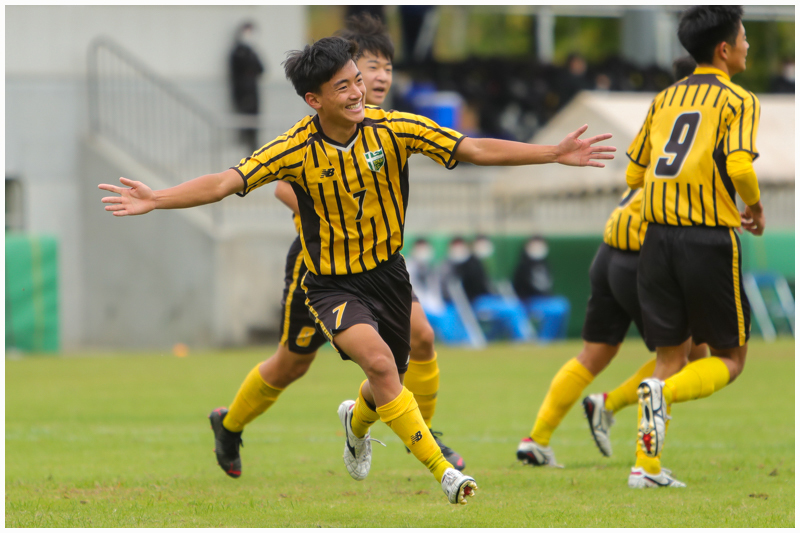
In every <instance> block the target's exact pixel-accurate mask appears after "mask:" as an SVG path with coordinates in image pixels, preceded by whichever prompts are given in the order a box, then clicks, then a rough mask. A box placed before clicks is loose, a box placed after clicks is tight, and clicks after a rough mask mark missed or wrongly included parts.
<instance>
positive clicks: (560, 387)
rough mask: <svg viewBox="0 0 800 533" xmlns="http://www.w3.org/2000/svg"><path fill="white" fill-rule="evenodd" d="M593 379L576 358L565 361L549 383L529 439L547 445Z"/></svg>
mask: <svg viewBox="0 0 800 533" xmlns="http://www.w3.org/2000/svg"><path fill="white" fill-rule="evenodd" d="M593 379H594V376H593V375H592V373H591V372H589V371H588V370H587V369H586V367H585V366H583V365H582V364H580V363H579V362H578V360H577V359H576V358H572V359H570V360H569V361H567V362H566V363H565V364H564V366H562V367H561V369H560V370H559V371H558V372H557V373H556V375H555V377H553V381H552V382H551V383H550V389H548V391H547V395H546V396H545V397H544V402H542V406H541V407H540V408H539V413H538V414H537V415H536V423H535V424H534V425H533V430H532V431H531V438H532V439H533V440H535V441H536V442H537V443H539V444H541V445H542V446H547V445H549V444H550V437H551V436H552V434H553V431H555V429H556V428H557V427H558V425H559V424H560V423H561V420H562V419H563V418H564V415H566V414H567V412H568V411H569V410H570V408H571V407H572V405H573V404H574V403H575V401H576V400H577V399H578V398H579V397H580V395H581V393H582V392H583V389H585V388H586V386H587V385H588V384H589V383H591V382H592V380H593Z"/></svg>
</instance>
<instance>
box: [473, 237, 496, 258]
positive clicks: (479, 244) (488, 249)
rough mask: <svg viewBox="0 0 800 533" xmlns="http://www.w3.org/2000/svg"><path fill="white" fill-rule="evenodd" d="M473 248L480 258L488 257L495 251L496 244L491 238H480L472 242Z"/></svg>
mask: <svg viewBox="0 0 800 533" xmlns="http://www.w3.org/2000/svg"><path fill="white" fill-rule="evenodd" d="M472 250H473V251H474V252H475V255H477V256H478V258H479V259H486V258H488V257H491V256H492V254H493V253H494V244H492V241H490V240H489V239H478V240H476V241H475V242H474V243H472Z"/></svg>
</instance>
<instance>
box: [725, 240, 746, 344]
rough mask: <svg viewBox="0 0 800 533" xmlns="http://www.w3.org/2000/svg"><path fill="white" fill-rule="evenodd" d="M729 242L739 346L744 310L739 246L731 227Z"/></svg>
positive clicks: (742, 336)
mask: <svg viewBox="0 0 800 533" xmlns="http://www.w3.org/2000/svg"><path fill="white" fill-rule="evenodd" d="M729 231H730V233H731V244H732V245H733V296H734V299H735V300H736V320H737V321H738V322H739V346H744V343H745V339H746V338H747V335H746V333H745V330H744V312H743V311H742V295H741V294H740V292H739V246H737V244H736V234H735V233H734V232H733V229H730V230H729Z"/></svg>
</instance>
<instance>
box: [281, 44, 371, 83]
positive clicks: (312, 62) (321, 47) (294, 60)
mask: <svg viewBox="0 0 800 533" xmlns="http://www.w3.org/2000/svg"><path fill="white" fill-rule="evenodd" d="M357 53H358V45H357V44H356V43H355V42H353V41H348V40H347V39H343V38H341V37H325V38H324V39H320V40H319V41H317V42H315V43H314V44H309V45H306V47H305V48H303V50H292V51H291V52H289V53H287V56H288V57H287V58H286V61H284V62H283V70H284V72H286V78H287V79H288V80H289V81H291V82H292V86H293V87H294V90H295V92H296V93H297V94H299V95H300V96H302V97H305V95H306V93H319V90H320V87H322V84H323V83H325V82H327V81H330V79H331V78H333V76H334V75H335V74H336V73H337V72H339V71H340V70H341V69H342V68H343V67H344V66H345V65H347V63H348V62H349V61H352V60H353V59H354V57H356V54H357Z"/></svg>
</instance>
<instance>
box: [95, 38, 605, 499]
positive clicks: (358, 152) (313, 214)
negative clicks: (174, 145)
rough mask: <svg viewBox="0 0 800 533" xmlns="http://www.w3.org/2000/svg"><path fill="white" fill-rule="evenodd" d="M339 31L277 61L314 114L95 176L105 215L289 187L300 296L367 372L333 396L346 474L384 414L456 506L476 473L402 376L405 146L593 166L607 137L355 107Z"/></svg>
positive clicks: (357, 96)
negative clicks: (189, 157)
mask: <svg viewBox="0 0 800 533" xmlns="http://www.w3.org/2000/svg"><path fill="white" fill-rule="evenodd" d="M357 48H358V47H357V45H356V44H355V43H354V42H352V41H348V40H346V39H343V38H341V37H328V38H324V39H320V40H319V41H317V42H315V43H314V44H313V45H308V46H306V47H305V48H304V49H303V50H302V51H293V52H291V53H290V54H289V58H288V59H287V60H286V62H285V63H284V68H285V71H286V75H287V77H288V78H289V79H290V81H291V82H292V85H293V86H294V88H295V91H296V92H297V94H298V95H300V96H301V97H302V98H303V99H304V101H305V102H306V104H308V105H309V106H310V107H312V108H313V109H314V110H315V111H316V114H315V115H313V116H307V117H305V118H303V119H301V120H300V121H298V122H297V124H295V125H294V126H293V127H292V128H290V129H289V130H288V131H287V132H286V133H285V134H283V135H280V136H279V137H277V138H276V139H275V140H274V141H272V142H270V143H268V144H266V145H265V146H264V147H263V148H261V149H260V150H258V151H257V152H255V153H254V154H253V155H252V156H251V157H246V158H244V159H243V160H242V161H241V162H240V163H239V164H238V165H237V166H235V167H233V168H231V169H228V170H226V171H223V172H220V173H217V174H208V175H204V176H200V177H198V178H195V179H193V180H190V181H188V182H185V183H182V184H180V185H177V186H175V187H170V188H168V189H163V190H158V191H153V190H151V189H150V188H149V187H147V186H146V185H145V184H143V183H141V182H136V181H132V180H128V179H127V178H120V181H121V183H122V184H123V185H125V186H127V187H119V186H114V185H109V184H101V185H99V188H100V189H103V190H107V191H110V192H113V193H116V194H119V195H120V196H109V197H105V198H103V199H102V201H103V203H106V204H110V205H107V206H106V210H108V211H110V212H112V213H113V214H114V216H127V215H139V214H144V213H148V212H150V211H152V210H153V209H178V208H189V207H194V206H198V205H205V204H209V203H214V202H218V201H220V200H221V199H223V198H225V197H227V196H229V195H231V194H234V193H236V194H238V195H239V196H246V195H247V194H248V193H250V192H251V191H253V190H255V189H257V188H258V187H261V186H262V185H266V184H268V183H271V182H272V181H274V180H276V179H280V180H284V181H287V182H289V183H290V184H291V186H292V189H293V191H294V193H295V195H296V197H297V203H298V210H299V213H300V219H301V224H300V230H301V242H302V246H303V258H304V262H305V266H306V267H307V268H308V272H307V273H306V275H305V276H304V277H303V279H302V280H301V283H302V284H303V286H304V289H305V293H306V305H307V307H308V308H309V310H310V311H311V313H312V314H313V315H314V317H315V320H316V323H317V327H318V329H320V330H322V332H323V333H324V334H325V336H326V337H327V338H328V340H329V341H331V343H332V345H333V347H334V348H335V349H336V350H337V351H338V352H339V355H340V356H341V357H342V359H350V360H353V361H354V362H355V363H356V364H358V365H359V367H360V368H361V369H362V370H363V371H364V373H365V374H366V377H367V380H366V381H364V382H363V383H362V384H361V386H360V387H359V391H358V400H357V401H355V402H353V401H351V400H347V401H344V402H342V404H341V405H340V406H339V410H338V412H339V419H340V421H341V423H342V426H343V428H344V431H345V449H344V460H345V465H346V466H347V470H348V473H349V474H350V476H351V477H353V478H354V479H356V480H361V479H364V478H365V477H366V476H367V474H368V473H369V470H370V465H371V461H372V451H371V442H370V441H371V440H372V439H371V438H370V435H369V430H370V427H371V426H372V424H374V423H375V422H376V421H377V420H378V419H380V420H381V421H383V422H384V423H386V424H387V425H388V426H389V427H390V428H391V430H392V431H393V432H394V433H395V434H396V435H397V436H398V437H399V438H400V439H401V441H402V442H403V443H404V444H405V445H406V447H407V448H408V449H409V450H411V452H412V453H413V454H414V456H415V457H416V458H417V459H418V460H419V461H420V462H421V463H423V464H424V465H425V467H426V468H428V470H429V471H430V472H431V474H432V475H433V476H434V478H435V479H436V480H437V482H439V483H440V484H441V487H442V490H443V491H444V493H445V494H446V495H447V499H448V501H449V502H450V503H454V504H456V503H461V504H464V503H466V498H467V497H469V496H472V495H473V494H474V492H475V490H476V488H477V484H476V483H475V480H474V479H473V478H471V477H470V476H466V475H464V474H463V473H462V472H460V471H458V470H456V469H455V468H453V465H452V464H450V463H449V462H447V460H446V459H445V458H444V456H443V455H442V452H441V450H440V449H439V447H438V446H437V444H436V441H435V440H434V438H433V436H432V435H431V433H430V431H429V430H428V427H427V425H426V424H425V421H424V419H423V418H422V415H421V414H420V410H419V407H418V406H417V402H416V400H415V399H414V395H413V394H412V393H411V392H410V391H409V390H408V389H407V388H405V387H404V386H403V377H404V375H405V373H406V370H407V368H408V364H409V353H410V338H411V331H410V330H411V327H410V324H411V284H410V283H409V281H408V272H407V271H406V268H405V262H404V260H403V257H402V255H400V253H399V251H400V250H401V249H402V247H403V228H404V224H405V214H406V207H407V200H408V186H409V181H408V157H409V156H410V155H411V154H414V153H419V152H421V153H423V154H425V155H426V156H428V157H430V158H431V159H433V160H434V161H436V162H438V163H439V164H441V165H443V166H444V167H446V168H448V169H452V168H454V167H455V166H456V165H457V164H458V162H460V161H464V162H468V163H472V164H475V165H482V166H489V165H494V166H499V165H532V164H545V163H560V164H564V165H570V166H594V167H603V166H604V164H603V163H602V161H603V160H609V159H613V157H614V156H613V154H612V153H611V152H613V151H615V148H613V147H611V146H595V144H596V143H598V142H600V141H602V140H605V139H608V138H610V137H611V135H610V134H603V135H597V136H594V137H590V138H588V139H580V135H581V134H583V133H584V132H585V131H586V129H587V127H588V126H586V125H584V126H582V127H581V128H579V129H577V130H576V131H574V132H572V133H570V134H569V135H567V136H566V137H565V138H564V139H563V140H562V141H561V142H560V143H559V144H558V145H556V146H544V145H533V144H527V143H518V142H512V141H502V140H498V139H487V138H478V139H473V138H469V137H464V136H463V135H462V134H460V133H458V132H456V131H454V130H451V129H448V128H443V127H440V126H438V125H437V124H436V123H434V122H432V121H431V120H429V119H427V118H425V117H422V116H419V115H412V114H409V113H400V112H394V111H392V112H386V111H383V110H382V109H380V108H378V107H372V106H365V105H364V98H365V95H366V88H365V85H364V81H363V77H362V75H361V73H360V72H359V70H358V68H357V66H356V64H355V61H354V57H356V52H357Z"/></svg>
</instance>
